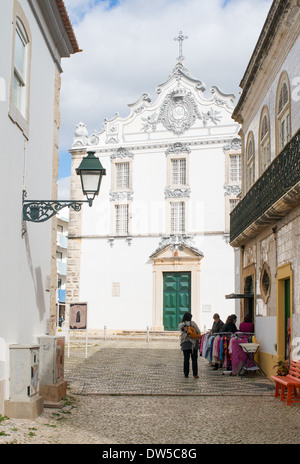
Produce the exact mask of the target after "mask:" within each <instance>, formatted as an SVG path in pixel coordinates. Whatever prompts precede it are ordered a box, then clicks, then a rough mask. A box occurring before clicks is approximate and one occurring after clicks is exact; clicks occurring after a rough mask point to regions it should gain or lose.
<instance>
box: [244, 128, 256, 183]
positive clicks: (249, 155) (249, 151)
mask: <svg viewBox="0 0 300 464" xmlns="http://www.w3.org/2000/svg"><path fill="white" fill-rule="evenodd" d="M254 158H255V156H254V137H253V132H250V134H249V136H248V143H247V147H246V166H245V168H246V176H245V182H246V191H248V190H249V189H250V188H251V187H252V185H253V184H254Z"/></svg>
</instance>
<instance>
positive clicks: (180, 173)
mask: <svg viewBox="0 0 300 464" xmlns="http://www.w3.org/2000/svg"><path fill="white" fill-rule="evenodd" d="M171 185H186V159H185V158H175V159H172V160H171Z"/></svg>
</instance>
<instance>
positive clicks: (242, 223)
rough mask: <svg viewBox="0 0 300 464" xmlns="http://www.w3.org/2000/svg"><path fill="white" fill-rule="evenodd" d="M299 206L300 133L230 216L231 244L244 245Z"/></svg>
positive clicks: (299, 132)
mask: <svg viewBox="0 0 300 464" xmlns="http://www.w3.org/2000/svg"><path fill="white" fill-rule="evenodd" d="M298 204H300V131H298V132H297V134H296V135H295V136H294V137H293V138H292V139H291V140H290V142H289V143H288V144H287V145H286V146H285V148H284V149H283V150H282V152H281V153H280V154H279V155H278V156H277V157H276V158H275V159H274V160H273V161H272V163H271V164H270V166H269V167H268V168H267V169H266V170H265V172H264V173H263V174H262V175H261V177H259V179H258V180H257V181H256V182H255V184H254V185H253V186H252V187H251V189H250V190H249V191H248V193H247V194H246V195H245V197H244V198H243V199H242V200H241V201H240V202H239V204H238V205H237V206H236V207H235V208H234V210H233V211H232V212H231V215H230V244H231V245H232V246H241V245H244V244H245V243H246V242H247V240H248V239H249V238H251V237H253V236H255V235H257V233H259V232H260V230H262V229H263V228H265V227H267V226H269V225H270V224H274V223H275V222H276V221H278V220H280V219H281V218H282V217H284V216H286V215H287V214H288V212H289V211H291V210H292V209H293V208H294V207H295V206H297V205H298Z"/></svg>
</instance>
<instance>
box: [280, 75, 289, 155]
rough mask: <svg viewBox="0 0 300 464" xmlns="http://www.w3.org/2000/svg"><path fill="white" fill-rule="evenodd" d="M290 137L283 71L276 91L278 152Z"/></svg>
mask: <svg viewBox="0 0 300 464" xmlns="http://www.w3.org/2000/svg"><path fill="white" fill-rule="evenodd" d="M290 138H291V132H290V92H289V81H288V76H287V74H286V72H283V74H282V76H281V78H280V80H279V86H278V91H277V146H278V152H280V151H281V150H282V149H283V148H284V147H285V145H286V144H287V143H288V142H289V140H290Z"/></svg>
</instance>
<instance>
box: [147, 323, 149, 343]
mask: <svg viewBox="0 0 300 464" xmlns="http://www.w3.org/2000/svg"><path fill="white" fill-rule="evenodd" d="M147 342H149V326H148V325H147Z"/></svg>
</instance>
